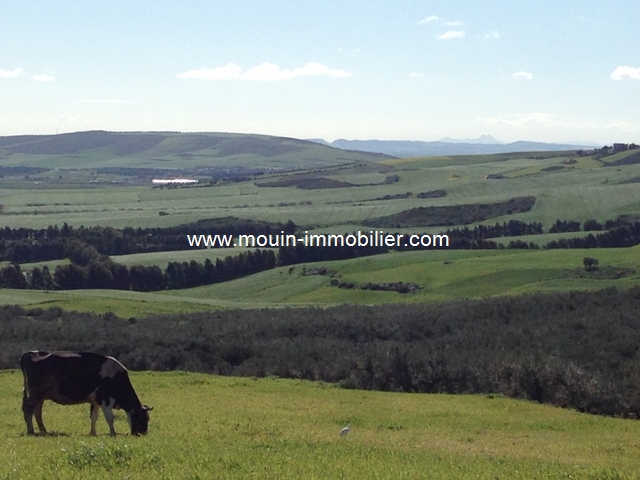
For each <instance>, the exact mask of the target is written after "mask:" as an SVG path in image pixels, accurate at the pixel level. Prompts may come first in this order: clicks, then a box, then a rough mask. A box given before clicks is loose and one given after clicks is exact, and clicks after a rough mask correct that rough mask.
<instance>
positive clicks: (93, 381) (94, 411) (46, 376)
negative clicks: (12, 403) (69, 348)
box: [20, 351, 151, 436]
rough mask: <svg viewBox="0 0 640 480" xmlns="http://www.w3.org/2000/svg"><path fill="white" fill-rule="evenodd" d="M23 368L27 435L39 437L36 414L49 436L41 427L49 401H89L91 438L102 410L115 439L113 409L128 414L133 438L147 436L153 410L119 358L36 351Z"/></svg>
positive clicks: (22, 360) (26, 358) (25, 357)
mask: <svg viewBox="0 0 640 480" xmlns="http://www.w3.org/2000/svg"><path fill="white" fill-rule="evenodd" d="M20 368H22V375H23V376H24V393H23V396H22V411H23V412H24V420H25V422H26V423H27V433H28V434H30V435H33V434H34V431H33V416H34V415H35V417H36V422H37V423H38V429H39V430H40V432H41V433H47V430H46V429H45V427H44V423H42V404H43V403H44V401H45V400H52V401H54V402H56V403H59V404H61V405H76V404H79V403H90V404H91V408H90V416H91V432H90V433H91V435H95V434H96V422H97V420H98V410H99V408H100V407H102V411H103V413H104V417H105V419H106V420H107V423H108V424H109V431H110V433H111V435H112V436H115V435H116V430H115V428H113V421H114V415H113V409H114V408H121V409H122V410H124V411H125V412H127V418H128V420H129V425H130V427H131V434H132V435H139V434H145V433H147V430H148V428H149V411H150V410H151V408H149V407H148V406H146V405H142V404H141V403H140V400H139V399H138V396H137V395H136V392H135V391H134V390H133V386H132V385H131V382H130V381H129V374H128V373H127V369H126V368H125V367H124V366H123V365H122V364H121V363H120V362H119V361H118V360H116V359H115V358H113V357H105V356H103V355H98V354H96V353H88V352H39V351H33V352H27V353H25V354H24V355H22V357H21V358H20Z"/></svg>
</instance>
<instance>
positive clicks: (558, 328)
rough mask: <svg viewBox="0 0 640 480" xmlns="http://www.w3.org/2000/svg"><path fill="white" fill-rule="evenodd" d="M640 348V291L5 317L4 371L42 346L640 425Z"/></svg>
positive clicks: (0, 342) (149, 364) (9, 313)
mask: <svg viewBox="0 0 640 480" xmlns="http://www.w3.org/2000/svg"><path fill="white" fill-rule="evenodd" d="M301 318H303V319H304V321H300V319H301ZM178 323H179V324H180V328H176V325H177V324H178ZM639 346H640V288H634V289H631V290H628V291H619V290H616V289H615V288H611V289H607V290H602V291H597V292H588V293H587V292H571V293H553V294H535V295H525V296H518V297H500V298H488V299H483V300H477V301H468V300H459V301H454V302H451V303H447V304H439V305H424V304H421V305H379V306H376V307H366V306H356V305H343V306H339V307H334V308H281V309H258V310H233V311H231V310H221V311H212V312H205V313H198V314H189V315H180V316H152V317H149V318H146V319H135V318H129V319H126V320H125V319H120V318H118V317H116V316H115V315H113V314H104V315H96V314H93V313H65V312H62V311H61V310H60V309H51V310H43V309H33V310H24V309H22V308H20V307H3V308H0V368H16V367H17V362H18V359H19V357H20V353H21V352H23V351H24V350H28V349H33V348H34V347H38V348H40V349H69V350H80V349H82V350H94V351H97V352H100V353H103V354H108V355H115V356H117V357H118V358H120V360H122V361H123V362H124V364H125V365H127V366H128V367H129V368H132V369H134V370H174V369H179V370H189V371H198V372H208V373H216V374H223V375H245V376H258V377H263V376H269V375H274V376H280V377H288V378H301V379H308V380H322V381H328V382H336V383H339V384H341V385H343V386H345V387H349V388H363V389H376V390H391V391H403V392H439V393H497V394H503V395H508V396H512V397H517V398H526V399H530V400H534V401H537V402H541V403H550V404H553V405H558V406H562V407H569V408H574V409H577V410H580V411H583V412H590V413H597V414H603V415H616V416H618V415H619V416H633V417H636V418H639V417H640V348H639Z"/></svg>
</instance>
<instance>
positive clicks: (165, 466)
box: [0, 371, 640, 480]
mask: <svg viewBox="0 0 640 480" xmlns="http://www.w3.org/2000/svg"><path fill="white" fill-rule="evenodd" d="M131 376H132V382H133V384H134V387H135V388H136V390H137V392H138V394H139V396H140V397H141V399H142V400H143V401H144V402H146V403H149V404H150V405H152V406H153V407H154V410H153V412H152V417H151V422H150V430H149V434H148V435H147V436H144V437H131V436H130V435H128V434H127V433H126V432H127V430H128V427H127V426H126V418H125V416H124V415H123V414H122V413H121V412H119V413H117V419H116V430H117V431H118V432H119V433H120V435H119V436H118V437H116V438H111V437H109V436H108V434H107V433H105V432H106V431H107V427H106V422H104V419H103V418H102V415H101V418H100V419H99V421H98V428H97V430H98V436H97V437H90V436H89V435H88V430H89V418H88V407H87V406H86V405H83V406H75V407H61V406H58V405H55V404H52V403H50V402H48V403H46V404H45V408H44V414H43V416H44V420H45V423H46V424H47V427H48V429H49V431H50V432H53V434H52V435H49V436H46V437H40V436H36V437H28V436H27V435H26V434H25V427H24V421H23V419H22V412H21V411H20V402H21V395H22V392H21V390H22V375H21V374H20V372H18V371H3V372H0V424H1V425H2V435H3V449H2V450H1V451H0V477H1V478H6V479H18V478H29V479H51V478H60V479H62V478H64V479H74V478H78V479H80V478H82V479H93V478H96V479H98V478H105V476H107V477H109V478H130V479H145V478H153V479H156V478H167V479H169V478H171V479H173V478H200V479H208V478H220V479H234V478H237V479H246V478H274V479H275V478H277V479H287V478H291V479H299V478H318V479H320V478H327V479H335V478H366V479H370V478H416V479H418V478H442V479H456V480H458V479H464V478H509V479H511V478H513V479H517V478H521V479H531V478H564V479H570V478H571V479H614V478H615V479H632V478H637V476H636V475H637V472H638V471H640V460H639V458H640V457H639V456H638V449H639V448H640V444H639V443H638V436H639V435H640V424H639V423H638V422H636V421H631V420H623V419H612V418H602V417H596V416H590V415H585V414H579V413H576V412H573V411H568V410H563V409H557V408H553V407H548V406H542V405H538V404H534V403H530V402H525V401H516V400H510V399H506V398H501V397H493V396H471V395H460V396H450V395H427V394H401V393H384V392H367V391H357V390H344V389H340V388H337V387H335V386H332V385H328V384H323V383H309V382H303V381H292V380H277V379H272V378H267V379H259V380H258V379H252V378H229V377H216V376H209V375H202V374H193V373H184V372H172V373H152V372H144V373H138V372H132V374H131ZM346 425H350V427H351V431H350V433H349V434H348V435H346V436H343V437H340V436H339V435H338V432H339V431H340V429H341V428H342V427H344V426H346Z"/></svg>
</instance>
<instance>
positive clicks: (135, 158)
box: [0, 131, 385, 175]
mask: <svg viewBox="0 0 640 480" xmlns="http://www.w3.org/2000/svg"><path fill="white" fill-rule="evenodd" d="M384 157H385V156H384V155H376V154H370V153H363V152H361V153H357V152H347V151H344V150H340V149H337V148H332V147H329V146H326V145H320V144H317V143H314V142H309V141H305V140H297V139H293V138H282V137H271V136H266V135H250V134H232V133H179V132H105V131H89V132H77V133H68V134H60V135H26V136H14V137H0V166H2V167H23V168H24V167H26V168H31V169H34V170H33V172H32V174H36V175H37V173H38V172H37V171H36V170H35V169H44V170H45V171H48V170H50V169H53V170H60V169H81V170H86V169H91V170H98V171H102V172H103V173H109V172H111V173H113V171H114V169H118V170H117V171H119V172H120V173H122V172H121V171H120V169H148V170H166V172H167V173H168V174H170V173H171V172H172V171H174V172H175V171H177V173H190V174H191V175H194V174H198V172H200V171H202V170H206V169H213V168H227V169H228V168H240V169H247V170H250V169H266V170H291V169H300V168H304V169H307V168H318V167H328V166H336V165H345V164H347V165H348V164H352V163H354V162H358V161H373V160H377V159H381V158H384ZM109 169H111V170H109ZM27 172H28V170H27ZM149 173H151V172H149ZM23 174H24V173H23Z"/></svg>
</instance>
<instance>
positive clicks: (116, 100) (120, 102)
mask: <svg viewBox="0 0 640 480" xmlns="http://www.w3.org/2000/svg"><path fill="white" fill-rule="evenodd" d="M79 103H101V104H110V105H136V102H132V101H131V100H122V99H120V98H104V99H98V100H80V102H79Z"/></svg>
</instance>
